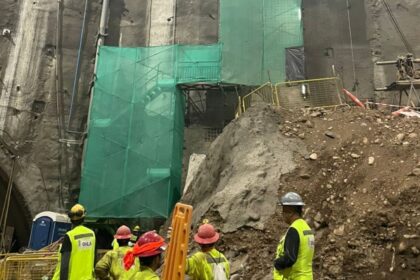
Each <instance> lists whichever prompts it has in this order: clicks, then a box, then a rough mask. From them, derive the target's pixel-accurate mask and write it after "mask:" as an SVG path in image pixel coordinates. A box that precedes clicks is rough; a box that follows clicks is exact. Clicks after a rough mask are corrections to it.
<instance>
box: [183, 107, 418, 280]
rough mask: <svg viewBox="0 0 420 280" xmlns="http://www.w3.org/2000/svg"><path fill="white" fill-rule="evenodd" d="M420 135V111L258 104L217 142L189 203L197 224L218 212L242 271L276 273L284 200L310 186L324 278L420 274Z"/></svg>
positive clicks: (318, 267)
mask: <svg viewBox="0 0 420 280" xmlns="http://www.w3.org/2000/svg"><path fill="white" fill-rule="evenodd" d="M256 120H258V121H256ZM260 121H263V122H262V123H261V122H260ZM244 123H247V125H243V124H244ZM243 129H246V131H243ZM256 131H259V132H258V133H255V132H256ZM419 135H420V120H419V119H414V118H413V119H405V118H399V117H396V118H394V117H391V116H390V115H389V113H382V112H380V111H373V110H372V111H364V110H361V109H357V108H341V109H338V110H336V111H297V112H291V111H287V110H278V109H272V108H269V107H264V108H261V107H258V108H253V109H252V110H251V111H248V112H247V113H246V114H245V115H244V116H243V117H241V118H240V119H238V120H236V121H235V122H233V123H232V124H231V125H229V126H228V127H226V129H225V131H224V132H223V134H222V135H221V136H220V137H219V138H218V139H217V140H216V142H215V143H213V146H212V148H211V150H210V153H209V155H208V157H209V158H208V160H207V161H206V163H205V164H203V166H201V169H202V170H201V171H200V174H201V175H200V176H199V177H197V178H196V179H197V181H196V184H194V186H193V188H192V189H191V191H192V192H194V193H189V196H188V197H187V198H188V199H187V201H188V202H190V203H192V204H193V205H194V207H195V210H197V212H196V217H195V222H198V221H199V219H201V218H202V217H206V218H210V220H212V221H213V222H215V223H216V224H217V225H218V226H219V228H221V229H222V231H223V232H224V235H223V238H222V241H221V243H220V248H221V249H222V250H223V251H224V252H225V253H226V255H227V256H228V257H229V258H230V260H231V262H232V270H233V273H234V274H237V275H238V278H237V279H264V278H265V277H267V279H270V278H269V277H270V276H269V275H270V274H271V268H272V261H273V257H274V251H275V249H276V246H277V243H278V240H279V238H280V237H281V235H282V234H284V231H285V229H286V225H285V224H284V223H283V222H282V219H281V210H280V209H279V207H278V206H277V205H276V202H277V199H278V197H279V195H280V194H282V193H284V192H287V191H297V192H299V193H300V194H302V196H303V197H304V199H305V201H306V203H307V207H306V209H305V218H306V219H307V220H308V222H309V223H310V225H311V226H312V227H313V228H314V229H315V230H316V257H315V261H314V270H315V279H359V278H360V277H366V276H367V277H369V278H368V279H419V273H420V257H419V255H420V252H419V250H420V214H419V213H420V211H419V210H420V203H419V202H420V193H419V189H420V157H419V156H420V145H419V142H420V137H419ZM225 142H230V143H231V144H226V143H225ZM258 143H265V147H266V150H265V151H266V152H265V153H264V154H261V155H260V154H259V153H258V152H256V151H258V149H259V148H258V147H259V145H260V144H258ZM285 152H286V153H287V156H284V155H283V153H285ZM250 155H253V156H252V157H251V156H250ZM268 155H270V156H268ZM291 155H294V157H292V156H291ZM284 161H288V162H284ZM289 164H290V165H291V166H292V167H291V168H289V169H286V171H287V172H280V170H282V168H283V167H284V166H289ZM243 168H244V169H243ZM263 173H266V174H267V175H265V176H262V175H261V176H258V174H263ZM277 173H282V175H281V176H280V175H278V176H275V174H277ZM205 174H207V176H204V175H205ZM233 174H236V175H235V176H233ZM200 178H201V179H200ZM223 178H234V180H229V179H223ZM235 183H236V184H235ZM244 184H246V186H247V187H246V188H243V186H242V185H244ZM260 186H267V187H266V188H264V190H265V191H264V192H263V191H261V192H259V189H260ZM241 188H242V189H241ZM267 190H269V191H268V194H267ZM249 192H251V193H252V199H249V197H248V196H247V195H245V194H248V193H249ZM232 193H236V194H235V195H233V196H229V194H232ZM258 197H260V199H259V200H258ZM241 199H242V202H241ZM254 201H258V204H257V206H258V207H255V204H253V203H254ZM249 210H253V214H252V215H255V217H259V219H258V222H256V221H252V216H251V215H249V214H248V213H249ZM232 223H233V225H234V226H232Z"/></svg>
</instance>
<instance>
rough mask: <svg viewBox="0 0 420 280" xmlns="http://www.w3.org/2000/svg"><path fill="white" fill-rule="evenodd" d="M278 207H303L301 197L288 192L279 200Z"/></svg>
mask: <svg viewBox="0 0 420 280" xmlns="http://www.w3.org/2000/svg"><path fill="white" fill-rule="evenodd" d="M280 205H284V206H304V205H305V203H303V200H302V197H300V195H298V194H297V193H295V192H288V193H286V194H285V195H283V196H282V198H281V199H280Z"/></svg>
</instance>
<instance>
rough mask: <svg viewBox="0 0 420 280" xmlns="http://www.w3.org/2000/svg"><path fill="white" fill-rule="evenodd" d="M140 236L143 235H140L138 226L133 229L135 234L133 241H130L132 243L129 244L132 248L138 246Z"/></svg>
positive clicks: (132, 236)
mask: <svg viewBox="0 0 420 280" xmlns="http://www.w3.org/2000/svg"><path fill="white" fill-rule="evenodd" d="M140 235H141V234H140V226H139V225H136V226H135V227H134V228H133V234H132V235H131V239H130V243H129V245H130V247H133V246H134V244H136V242H137V240H138V239H139V237H140Z"/></svg>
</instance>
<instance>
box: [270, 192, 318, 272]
mask: <svg viewBox="0 0 420 280" xmlns="http://www.w3.org/2000/svg"><path fill="white" fill-rule="evenodd" d="M280 205H282V206H283V219H284V221H285V222H286V223H287V224H288V225H289V228H288V230H287V232H286V234H285V236H283V238H281V240H280V243H279V245H278V247H277V253H276V259H275V261H274V278H273V279H274V280H312V279H313V275H312V259H313V256H314V247H315V239H314V233H313V231H312V230H311V228H310V227H309V225H308V224H307V223H306V222H305V220H304V219H302V207H303V206H304V205H305V204H304V203H303V201H302V198H301V197H300V195H298V194H297V193H294V192H289V193H286V194H285V195H284V196H283V197H282V198H281V200H280Z"/></svg>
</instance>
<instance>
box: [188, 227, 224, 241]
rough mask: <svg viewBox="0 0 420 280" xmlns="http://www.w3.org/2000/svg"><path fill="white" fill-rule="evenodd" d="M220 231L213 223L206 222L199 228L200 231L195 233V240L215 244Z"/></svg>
mask: <svg viewBox="0 0 420 280" xmlns="http://www.w3.org/2000/svg"><path fill="white" fill-rule="evenodd" d="M219 237H220V235H219V233H218V232H217V231H216V230H215V229H214V226H213V225H211V224H204V225H201V226H200V227H199V228H198V232H197V234H196V235H194V240H195V242H197V243H198V244H202V245H206V244H213V243H216V242H217V240H219Z"/></svg>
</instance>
